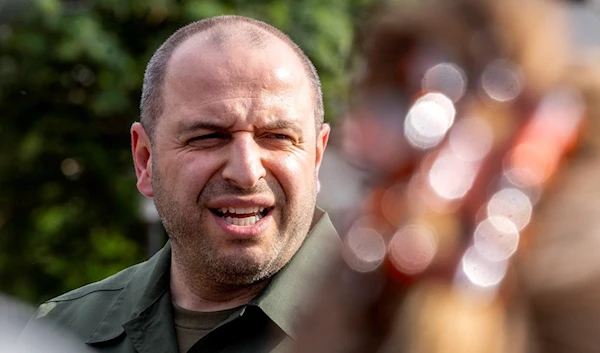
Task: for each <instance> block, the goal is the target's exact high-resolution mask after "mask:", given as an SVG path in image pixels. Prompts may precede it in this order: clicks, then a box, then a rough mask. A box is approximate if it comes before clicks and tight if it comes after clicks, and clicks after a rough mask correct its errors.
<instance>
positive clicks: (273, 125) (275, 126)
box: [259, 120, 304, 136]
mask: <svg viewBox="0 0 600 353" xmlns="http://www.w3.org/2000/svg"><path fill="white" fill-rule="evenodd" d="M259 129H260V130H265V131H273V130H275V131H276V130H292V131H293V132H294V133H296V134H297V135H298V136H303V135H304V131H303V130H302V128H301V127H300V126H298V124H296V123H294V122H291V121H289V120H274V121H270V122H267V123H265V124H263V125H261V126H259Z"/></svg>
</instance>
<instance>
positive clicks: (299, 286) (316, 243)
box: [250, 209, 341, 339]
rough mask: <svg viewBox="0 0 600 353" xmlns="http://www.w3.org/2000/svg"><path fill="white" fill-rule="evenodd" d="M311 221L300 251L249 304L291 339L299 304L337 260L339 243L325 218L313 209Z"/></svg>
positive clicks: (325, 216) (301, 306) (299, 307)
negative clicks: (309, 229) (257, 308)
mask: <svg viewBox="0 0 600 353" xmlns="http://www.w3.org/2000/svg"><path fill="white" fill-rule="evenodd" d="M314 219H315V221H313V224H314V226H313V227H312V230H311V231H310V233H309V234H308V235H307V237H306V240H305V241H304V243H303V244H302V246H301V247H300V249H299V250H298V251H297V252H296V254H295V255H294V256H293V257H292V259H291V260H290V262H289V263H288V264H287V265H286V266H285V267H283V268H282V269H281V270H280V271H279V273H277V274H276V275H275V276H274V277H273V279H272V281H271V283H269V285H268V286H267V288H266V289H265V290H264V291H263V292H262V293H261V294H259V295H258V296H257V297H256V298H255V299H254V300H252V301H251V303H250V305H256V306H258V307H259V308H260V309H261V310H262V311H263V312H264V313H265V314H266V315H267V316H268V317H269V318H270V319H271V320H272V321H273V322H274V323H275V324H276V325H277V326H279V327H280V328H281V329H282V330H283V331H284V332H285V333H286V334H287V335H288V336H290V337H292V338H294V339H295V338H296V335H295V330H294V323H295V322H296V321H297V320H298V319H299V317H300V315H301V314H302V311H303V310H302V309H303V307H304V306H305V304H304V301H303V300H305V297H306V296H307V295H309V294H310V290H312V289H314V287H315V285H316V284H317V283H318V281H319V280H320V279H322V278H323V274H324V272H325V271H326V269H327V268H328V266H329V265H331V263H333V262H334V261H335V260H337V259H338V258H339V250H340V243H341V241H340V238H339V236H338V234H337V232H336V230H335V228H334V227H333V224H332V223H331V220H330V219H329V216H328V215H327V214H326V213H325V212H323V211H322V210H320V209H316V210H315V215H314Z"/></svg>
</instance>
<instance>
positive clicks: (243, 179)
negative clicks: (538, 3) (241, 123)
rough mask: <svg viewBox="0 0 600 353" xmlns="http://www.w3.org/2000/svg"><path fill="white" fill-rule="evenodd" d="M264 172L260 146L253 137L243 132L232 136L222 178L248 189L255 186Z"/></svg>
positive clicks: (263, 175) (264, 174)
mask: <svg viewBox="0 0 600 353" xmlns="http://www.w3.org/2000/svg"><path fill="white" fill-rule="evenodd" d="M266 174H267V172H266V170H265V168H264V166H263V162H262V156H261V148H260V146H259V145H258V144H257V143H256V141H255V140H254V137H253V136H252V135H251V134H245V133H240V135H239V136H234V138H233V140H232V142H231V145H230V153H229V156H228V160H227V162H226V164H225V167H224V168H223V171H222V176H223V178H224V179H225V180H227V181H229V182H230V183H232V184H234V185H235V186H237V187H239V188H241V189H249V188H253V187H254V186H256V184H257V183H258V181H259V180H260V179H262V178H264V177H265V176H266Z"/></svg>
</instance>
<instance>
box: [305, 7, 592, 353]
mask: <svg viewBox="0 0 600 353" xmlns="http://www.w3.org/2000/svg"><path fill="white" fill-rule="evenodd" d="M564 11H565V7H564V6H563V5H561V4H559V3H557V2H549V1H537V0H527V1H512V0H509V1H493V0H481V1H479V0H475V1H473V0H457V1H435V0H433V1H421V2H405V3H395V4H392V5H389V4H388V5H384V6H382V7H381V8H380V9H379V11H375V13H374V15H373V17H372V18H371V21H370V22H369V23H367V24H366V25H365V26H363V27H361V28H359V36H358V41H357V45H356V47H357V53H358V55H357V58H356V65H355V68H356V75H355V81H356V85H355V91H354V92H355V95H354V96H353V97H352V99H351V106H352V107H351V109H350V110H351V112H350V113H349V114H348V116H349V119H348V120H347V121H346V122H345V123H344V124H345V130H346V131H347V132H348V135H347V136H350V137H351V138H350V139H348V140H346V141H345V143H343V144H342V145H344V146H345V150H346V152H347V153H348V154H349V155H350V159H351V160H355V161H358V162H359V165H360V166H361V167H362V168H363V169H364V170H367V171H368V172H370V173H371V178H370V180H369V184H368V185H369V187H370V189H369V192H368V193H367V196H366V197H365V201H364V202H362V203H361V204H360V205H351V208H352V209H354V210H357V209H358V210H360V211H358V212H356V213H357V216H356V217H355V221H354V223H353V224H351V225H350V226H349V227H348V229H344V234H343V238H344V249H343V255H344V262H343V263H342V264H341V265H340V267H339V268H338V269H337V270H338V271H334V275H332V276H331V281H330V282H329V283H328V284H327V285H326V286H325V287H324V288H323V290H322V291H321V292H319V294H318V295H317V297H319V298H321V300H320V302H317V303H315V306H316V309H315V313H317V314H316V315H314V316H311V315H308V318H307V319H306V322H307V323H310V324H307V325H305V326H304V334H303V335H302V336H301V337H303V339H302V338H301V339H300V341H299V343H300V347H299V348H298V351H300V352H364V351H372V352H398V351H400V352H427V353H431V352H448V351H452V352H463V353H464V352H473V353H474V352H486V353H487V352H498V353H500V352H534V353H535V352H596V351H598V347H600V326H599V325H598V324H597V322H599V321H600V303H599V302H598V301H597V299H596V298H598V296H599V295H600V285H599V283H600V261H599V260H598V258H599V257H598V256H595V255H594V254H595V249H596V245H597V244H598V243H600V236H599V234H600V232H598V229H599V228H598V226H600V224H597V222H596V219H597V216H595V215H596V214H597V213H598V212H599V211H600V204H598V202H597V200H598V199H599V197H598V196H600V186H599V185H600V184H598V183H597V175H598V172H600V170H599V166H600V154H599V152H600V150H599V149H598V148H599V147H600V146H599V141H600V125H599V124H598V121H599V120H600V110H598V102H600V65H598V64H597V62H594V61H593V60H590V58H586V57H583V56H581V52H580V51H578V50H574V48H573V47H572V46H571V44H572V43H571V40H570V38H569V37H568V32H569V31H568V27H567V26H566V22H565V15H566V14H565V12H564ZM349 208H350V207H349ZM317 317H318V318H319V319H320V321H317V319H316V318H317Z"/></svg>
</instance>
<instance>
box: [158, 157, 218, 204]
mask: <svg viewBox="0 0 600 353" xmlns="http://www.w3.org/2000/svg"><path fill="white" fill-rule="evenodd" d="M217 171H218V163H217V161H216V160H215V159H214V158H211V157H210V156H206V155H199V154H198V153H187V154H186V155H183V156H179V158H173V159H171V163H168V164H167V165H165V166H164V168H163V171H162V175H163V178H164V179H167V178H168V179H169V183H170V185H171V188H172V191H173V192H174V193H181V195H193V196H194V198H195V197H196V196H197V195H198V194H199V193H200V192H201V191H202V189H203V188H204V186H205V185H206V183H207V182H208V181H209V180H210V179H211V177H213V175H214V174H215V173H216V172H217ZM167 175H168V176H169V177H167Z"/></svg>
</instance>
